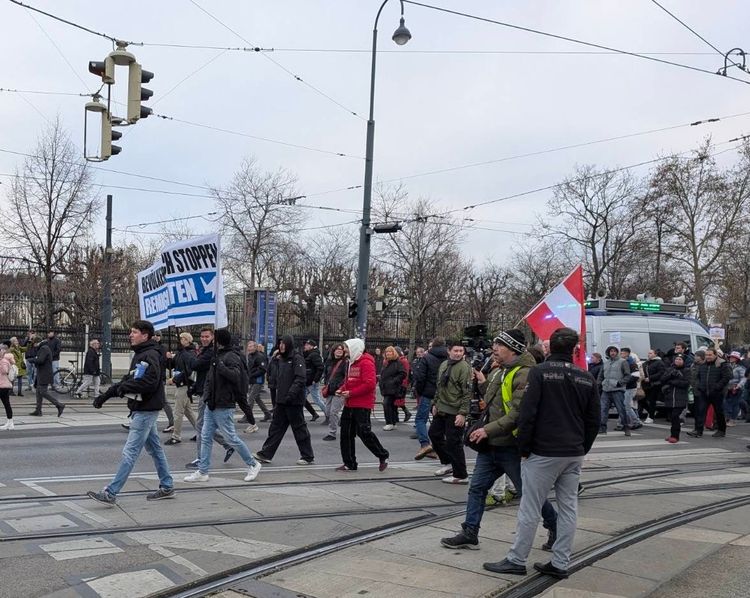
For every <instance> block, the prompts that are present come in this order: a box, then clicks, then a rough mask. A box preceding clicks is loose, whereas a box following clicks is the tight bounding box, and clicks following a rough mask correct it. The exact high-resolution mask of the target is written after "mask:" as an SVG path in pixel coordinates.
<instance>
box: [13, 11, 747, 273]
mask: <svg viewBox="0 0 750 598" xmlns="http://www.w3.org/2000/svg"><path fill="white" fill-rule="evenodd" d="M196 1H197V3H198V4H200V6H202V7H203V8H204V9H206V10H208V11H210V12H211V13H212V14H213V15H214V16H215V17H216V18H217V19H219V20H221V21H223V22H224V23H225V24H226V25H228V26H229V27H231V28H232V29H234V31H236V32H237V33H238V34H239V35H240V36H241V37H242V38H244V40H243V39H241V38H240V37H238V36H237V35H235V34H233V33H232V32H231V31H229V30H227V29H226V28H224V27H222V25H220V24H219V23H217V22H216V21H215V20H213V19H212V18H211V17H209V16H208V15H206V14H205V13H204V12H202V11H201V10H200V9H199V8H198V7H196V5H195V4H194V3H192V2H190V0H160V1H159V2H153V1H152V2H146V1H145V0H131V1H129V2H127V3H113V2H100V3H97V4H92V3H91V2H89V1H84V0H77V1H59V0H58V1H56V2H52V1H51V0H28V3H29V4H32V5H34V6H36V7H38V8H41V9H43V10H47V11H49V12H53V13H55V14H57V15H59V16H61V17H64V18H66V19H68V20H71V21H75V22H77V23H80V24H82V25H85V26H87V27H89V28H91V29H94V30H96V31H101V32H105V33H107V34H109V35H112V36H115V37H117V38H124V39H128V40H131V41H135V42H141V41H142V42H147V43H151V44H187V45H211V46H221V47H243V46H248V45H249V44H252V45H254V46H259V47H262V48H268V49H270V48H274V49H275V50H274V51H273V52H268V53H267V54H266V56H267V57H269V58H272V59H273V60H274V61H276V62H277V63H278V65H280V66H278V65H276V64H274V63H273V62H272V61H271V60H267V59H266V58H264V56H263V55H261V54H260V53H253V52H250V53H248V52H236V51H226V52H224V51H222V50H211V49H186V48H170V47H160V46H150V45H146V46H143V47H139V46H131V47H130V48H129V50H130V51H131V52H133V53H134V54H135V55H136V57H137V59H138V61H139V62H140V63H141V64H142V65H143V67H144V68H145V69H147V70H150V71H153V72H154V73H155V75H156V76H155V78H154V79H153V81H152V82H151V83H150V84H149V85H148V87H149V88H151V89H152V90H153V91H154V97H153V99H152V100H151V101H150V102H149V103H148V105H150V106H152V107H153V109H154V111H155V112H157V113H159V114H163V115H167V116H172V117H175V118H179V119H182V120H188V121H192V122H195V123H200V124H205V125H210V126H213V127H218V128H222V129H230V130H234V131H237V132H241V133H246V134H249V135H253V136H257V137H265V138H268V139H273V140H278V141H282V142H285V143H290V144H295V145H302V146H308V147H310V148H316V149H320V150H325V151H327V152H341V153H345V154H347V157H340V156H335V155H331V154H329V153H321V152H318V151H311V150H306V149H300V148H294V147H289V146H286V145H280V144H276V143H270V142H266V141H260V140H255V139H251V138H248V137H243V136H238V135H231V134H227V133H223V132H218V131H213V130H209V129H204V128H198V127H195V126H190V125H187V124H183V123H178V122H174V121H168V120H162V119H159V118H156V117H154V116H152V117H149V118H148V119H145V120H142V121H140V122H139V123H138V125H137V126H135V127H132V128H131V129H129V130H125V135H124V137H123V139H122V140H121V143H120V145H121V146H122V148H123V150H122V153H121V154H120V155H119V156H115V157H113V158H111V159H110V160H109V161H108V162H106V163H104V164H102V165H101V166H102V167H103V168H105V169H116V170H120V171H125V172H128V173H135V174H140V175H147V176H153V177H161V178H167V179H172V180H175V181H181V182H184V183H189V184H192V185H199V186H202V185H221V184H224V183H226V182H227V181H228V180H229V178H230V177H231V175H232V173H233V172H234V171H235V169H236V168H237V167H238V165H239V163H240V161H241V159H242V158H243V157H245V156H254V157H255V158H256V159H257V160H258V162H259V164H260V165H261V166H262V167H263V168H266V169H269V170H274V169H277V168H279V167H283V168H286V169H288V170H290V171H292V172H293V173H295V174H296V175H297V176H298V179H299V185H298V191H299V193H300V194H305V195H309V198H307V199H305V200H304V201H303V202H302V203H306V204H310V205H319V206H331V207H337V208H343V209H347V210H351V209H361V204H362V191H361V189H356V190H343V191H337V192H334V193H324V192H329V191H332V190H339V189H342V188H346V187H349V186H354V185H361V184H362V179H363V172H364V160H363V156H364V151H365V147H364V146H365V125H366V123H365V120H364V119H365V118H366V115H367V107H368V93H369V76H370V54H369V48H370V43H371V32H372V24H373V20H374V17H375V13H376V11H377V9H378V6H379V5H380V2H379V0H378V1H375V0H328V1H324V0H253V1H252V2H239V1H234V2H229V1H214V2H208V0H196ZM435 3H436V4H438V5H440V6H442V7H445V8H449V9H454V10H461V11H465V12H468V13H472V14H475V15H478V16H481V17H487V18H490V19H494V20H500V21H506V22H509V23H513V24H516V25H522V26H526V27H530V28H536V29H541V30H545V31H548V32H552V33H556V34H559V35H564V36H569V37H574V38H579V39H583V40H586V41H591V42H595V43H599V44H603V45H607V46H612V47H616V48H620V49H625V50H630V51H635V52H653V53H672V52H675V53H684V54H675V55H659V56H658V57H659V58H662V59H665V60H672V61H675V62H680V63H684V64H689V65H692V66H696V67H699V68H704V69H707V70H709V71H716V69H718V68H719V67H720V66H722V65H723V58H722V57H721V56H719V54H718V53H716V52H714V51H713V50H711V48H710V47H709V46H708V45H706V44H705V43H704V42H702V41H701V40H700V39H698V38H697V37H696V36H694V35H693V34H692V33H690V32H689V31H688V30H686V29H685V28H684V27H683V26H681V25H680V24H679V23H678V22H676V21H675V20H673V19H672V18H671V17H670V16H669V15H667V14H666V13H665V12H663V11H662V10H661V9H660V8H659V7H658V6H657V5H656V4H654V3H653V2H652V1H650V0H627V1H626V0H554V1H553V0H548V1H541V0H527V1H525V2H511V1H508V0H498V1H490V0H461V1H460V2H459V1H456V0H454V1H449V0H435ZM661 3H662V5H663V6H665V7H666V8H668V9H669V10H671V11H672V12H674V13H675V14H676V15H677V16H678V17H680V18H681V19H682V20H683V21H685V22H686V23H687V24H688V25H690V26H691V27H692V28H693V29H695V30H696V31H697V32H698V33H700V34H701V35H702V36H703V37H705V38H706V39H707V40H708V41H709V42H711V43H712V44H714V45H715V46H716V47H718V48H720V49H721V50H723V51H726V50H729V49H730V48H734V47H737V46H739V47H743V45H745V49H748V50H749V51H750V37H749V36H748V28H749V27H750V3H747V2H740V1H726V0H724V1H722V0H714V1H712V2H706V1H685V0H680V1H677V0H663V1H662V2H661ZM405 17H406V24H407V26H408V27H409V29H410V30H411V33H412V36H413V38H412V40H411V41H410V42H409V43H408V44H407V45H406V46H403V47H399V46H396V45H395V44H394V43H393V42H392V41H391V39H390V38H391V35H392V33H393V30H394V29H395V27H396V26H397V25H398V18H399V3H398V1H397V0H391V2H389V3H388V5H387V6H386V7H385V9H384V11H383V15H382V17H381V20H380V26H379V29H380V36H379V48H380V49H381V50H382V52H381V53H379V55H378V78H377V89H376V103H375V120H376V135H375V162H374V165H375V179H376V181H392V180H395V181H398V180H403V183H404V184H405V185H406V186H407V188H408V190H409V193H410V194H411V195H412V196H415V197H416V196H429V197H431V198H433V199H434V200H436V201H438V202H439V203H440V205H441V206H443V207H444V208H447V209H454V208H461V207H462V206H466V205H470V204H474V203H477V202H482V201H487V200H490V199H493V198H498V197H502V196H505V195H511V194H515V193H520V192H523V191H527V190H529V189H533V188H536V187H542V186H545V185H550V184H553V183H556V182H559V181H560V180H561V179H562V178H563V177H564V176H566V175H568V174H570V173H571V172H572V171H573V169H574V167H575V166H576V164H586V163H593V164H597V165H599V166H600V167H603V168H604V167H606V168H610V167H616V166H624V165H629V164H634V163H638V162H642V161H645V160H649V159H652V158H656V157H658V156H660V155H664V154H666V153H669V152H683V151H686V150H689V149H691V148H693V147H695V146H696V145H697V143H698V142H699V141H700V140H701V139H703V138H704V137H705V136H706V135H708V134H710V135H712V136H713V139H714V141H715V142H717V143H722V142H726V141H728V140H729V139H732V138H734V137H737V136H738V135H740V134H744V133H748V132H750V126H749V125H750V115H748V116H737V117H735V118H728V119H727V118H725V119H722V120H721V121H720V122H718V123H714V124H710V125H703V126H694V127H682V128H675V129H673V130H670V131H664V132H659V133H653V134H648V135H642V136H637V137H632V138H629V139H624V140H618V141H611V142H607V143H601V144H597V145H591V146H588V147H583V148H577V149H569V150H565V151H559V152H554V153H547V154H542V155H538V156H534V157H526V158H522V159H514V160H507V161H500V162H496V163H493V164H486V165H482V166H476V167H471V168H463V169H458V170H450V171H447V172H444V173H440V174H430V175H425V176H417V177H412V175H416V174H421V173H426V172H431V171H435V170H441V169H447V168H452V167H457V166H462V165H466V164H472V163H476V162H486V161H491V160H500V159H502V158H506V157H510V156H515V155H518V154H525V153H530V152H537V151H541V150H546V149H550V148H556V147H559V146H565V145H570V144H576V143H581V142H587V141H593V140H598V139H603V138H608V137H614V136H620V135H626V134H630V133H638V132H642V131H647V130H650V129H657V128H662V127H668V126H671V125H682V124H686V123H690V122H693V121H697V120H702V119H708V118H715V117H722V116H723V117H726V116H729V115H736V114H739V113H743V112H749V111H750V104H749V103H748V98H750V86H748V85H746V84H744V83H741V82H737V81H732V80H729V79H726V78H723V77H719V76H715V75H710V74H705V73H700V72H695V71H691V70H687V69H682V68H678V67H675V66H669V65H665V64H659V63H656V62H650V61H647V60H643V59H639V58H635V57H630V56H623V55H615V54H600V53H599V54H581V53H580V52H590V51H592V50H591V49H587V48H585V47H583V46H580V45H575V44H571V43H569V42H565V41H561V40H554V39H550V38H546V37H541V36H538V35H534V34H531V33H528V32H523V31H518V30H513V29H509V28H506V27H500V26H498V25H495V24H490V23H486V22H480V21H477V20H470V19H466V18H463V17H459V16H456V15H450V14H445V13H440V12H436V11H433V10H429V9H426V8H423V7H420V6H415V5H410V4H407V5H406V6H405ZM0 23H2V24H3V35H2V36H0V52H1V53H2V55H3V56H4V57H5V58H4V60H3V68H2V76H1V77H0V87H2V88H11V89H19V90H31V91H55V92H72V93H84V92H91V91H93V90H95V89H97V88H98V86H99V83H100V81H99V80H98V79H97V78H96V77H95V76H94V75H91V74H89V73H88V71H87V63H88V61H89V60H103V59H104V57H105V56H106V55H107V53H108V52H110V51H111V50H112V44H111V42H110V41H108V40H106V39H104V38H101V37H97V36H94V35H91V34H89V33H86V32H84V31H81V30H79V29H75V28H72V27H70V26H68V25H65V24H63V23H60V22H57V21H53V20H51V19H49V18H48V17H45V16H43V15H40V14H38V13H32V12H30V11H29V10H26V9H24V8H21V7H19V6H17V5H15V4H12V3H11V2H8V1H7V0H3V1H2V2H1V3H0ZM314 50H320V51H314ZM344 50H351V51H344ZM354 50H356V51H354ZM545 52H547V53H545ZM569 52H573V53H569ZM209 61H211V62H210V63H209ZM68 62H69V63H70V65H72V66H70V65H69V64H67V63H68ZM207 63H209V64H208V65H207V66H205V67H204V65H206V64H207ZM201 67H204V68H201ZM282 67H283V68H282ZM284 69H286V70H287V71H290V72H291V73H294V74H295V75H297V76H299V77H301V78H302V79H303V80H304V81H305V82H307V83H309V84H310V85H312V86H314V87H315V88H316V89H317V90H319V91H320V93H318V92H316V91H315V90H313V89H311V88H310V87H308V86H306V85H304V84H302V83H300V82H299V81H297V80H295V78H294V77H293V76H292V75H290V74H289V73H288V72H286V71H285V70H284ZM730 74H731V75H733V76H736V77H739V78H742V79H744V80H746V81H750V75H748V74H747V73H742V72H741V71H739V70H738V69H732V70H731V71H730ZM186 77H187V79H186ZM175 86H177V87H176V88H174V87H175ZM122 87H124V86H122ZM173 88H174V90H173V91H171V92H170V90H172V89H173ZM323 94H325V96H328V97H329V98H332V99H327V98H326V97H324V95H323ZM85 102H86V99H85V98H83V97H74V96H58V95H39V94H30V93H25V94H23V95H20V94H17V93H5V92H0V115H1V116H0V118H1V119H2V128H1V129H0V132H1V133H2V134H1V135H0V149H2V150H12V151H18V152H29V151H32V150H33V148H34V145H35V139H36V135H37V133H38V132H39V131H40V130H41V129H42V128H43V127H44V125H45V119H54V118H55V116H56V115H59V116H60V118H61V119H62V121H63V123H64V125H65V127H66V128H67V129H68V130H69V131H70V134H71V136H72V138H73V140H74V141H75V142H76V143H77V144H79V145H81V146H82V141H83V112H84V111H83V106H84V104H85ZM339 104H340V105H342V106H345V107H346V109H345V108H342V107H341V106H340V105H339ZM349 110H352V111H355V112H357V114H358V115H359V117H357V116H354V115H352V114H351V113H350V112H349ZM728 147H731V145H728V144H723V145H721V146H719V148H718V149H726V148H728ZM350 156H351V157H350ZM721 158H722V160H728V159H729V160H731V154H724V155H723V156H722V157H721ZM20 160H21V158H19V157H18V156H15V155H13V154H9V153H4V152H0V173H3V174H7V173H12V172H13V171H14V168H15V167H16V166H17V165H19V164H20ZM647 171H648V170H647V168H639V169H634V171H633V172H634V173H635V174H645V173H646V172H647ZM0 181H2V183H3V185H0V189H2V188H3V187H5V188H7V185H8V183H9V180H8V178H7V177H6V176H2V177H0ZM96 181H97V182H98V183H100V184H103V185H116V186H126V187H140V188H148V189H154V190H165V191H171V192H184V193H194V194H202V193H204V191H203V190H201V189H196V188H191V187H186V186H178V185H174V184H166V183H159V182H155V181H149V180H147V179H142V178H135V177H132V176H125V175H122V174H115V173H112V172H101V171H100V172H97V174H96ZM107 192H111V193H113V194H114V197H115V204H114V205H115V208H114V223H115V227H116V228H118V229H123V228H125V227H126V226H128V225H133V224H137V223H142V222H148V221H156V220H164V219H168V218H172V217H182V216H188V215H193V214H206V213H208V212H211V211H212V209H213V207H214V206H213V203H212V201H211V200H210V199H207V198H205V199H204V198H199V197H181V196H177V195H165V194H160V193H148V192H144V191H135V190H123V189H111V188H110V189H107V188H103V189H102V190H101V193H102V195H104V194H106V193H107ZM316 194H319V195H316ZM549 197H550V192H545V193H538V194H534V195H528V196H525V197H521V198H518V199H513V200H508V201H504V202H500V203H496V204H491V205H488V206H485V207H481V208H476V209H474V210H471V211H469V212H462V213H461V215H462V216H463V215H467V216H470V217H471V218H474V219H476V221H477V222H476V224H477V225H478V226H481V227H483V228H487V229H492V228H494V229H503V230H508V229H510V230H514V231H517V232H518V233H524V232H527V231H528V230H529V229H530V226H529V225H530V224H532V223H533V222H534V221H535V214H536V213H538V212H541V211H543V209H544V206H545V202H546V201H547V200H548V199H549ZM305 214H306V221H305V226H307V227H315V226H322V225H327V224H335V223H339V222H346V221H351V220H353V219H356V217H357V216H356V215H355V214H350V213H335V212H327V211H321V210H314V209H310V210H306V211H305ZM190 225H191V228H192V229H193V230H194V231H195V232H202V231H208V230H209V226H211V225H210V224H209V223H206V222H204V221H202V220H193V221H190ZM355 227H356V225H350V229H351V228H355ZM103 230H104V223H103V215H102V218H101V220H100V222H99V224H98V232H97V237H103ZM130 230H131V232H129V233H127V234H123V233H118V234H117V236H116V240H117V241H122V240H123V239H128V240H131V239H132V238H133V235H137V234H141V233H144V232H152V233H158V231H159V227H158V226H149V227H145V228H136V229H130ZM341 230H345V228H333V229H329V230H328V231H326V234H332V235H333V234H337V233H338V231H341ZM306 234H320V231H314V233H313V232H312V231H311V232H309V233H306ZM526 242H528V238H527V237H525V236H524V235H523V234H509V233H507V232H499V231H497V230H495V231H488V230H475V231H468V232H467V236H466V241H465V242H464V248H465V251H466V253H467V255H468V254H471V255H473V256H478V255H479V256H481V255H482V253H483V252H486V253H487V254H489V255H493V256H495V257H496V258H497V259H498V261H502V260H503V259H504V258H506V257H507V256H508V253H509V251H511V250H512V248H513V247H514V246H516V245H517V244H519V243H526Z"/></svg>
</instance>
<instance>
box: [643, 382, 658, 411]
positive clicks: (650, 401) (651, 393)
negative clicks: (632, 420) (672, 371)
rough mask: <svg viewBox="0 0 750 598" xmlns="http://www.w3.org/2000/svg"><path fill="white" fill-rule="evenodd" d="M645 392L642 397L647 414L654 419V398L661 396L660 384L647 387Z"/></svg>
mask: <svg viewBox="0 0 750 598" xmlns="http://www.w3.org/2000/svg"><path fill="white" fill-rule="evenodd" d="M645 392H646V397H645V398H644V399H643V401H644V403H645V407H646V411H647V412H648V416H649V417H650V418H651V419H656V400H657V399H658V398H659V397H661V394H662V393H661V386H657V387H656V388H648V389H646V391H645Z"/></svg>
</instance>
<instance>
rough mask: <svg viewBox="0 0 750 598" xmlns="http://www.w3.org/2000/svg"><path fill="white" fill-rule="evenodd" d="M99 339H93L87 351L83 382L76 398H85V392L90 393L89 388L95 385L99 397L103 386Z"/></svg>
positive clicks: (84, 361) (95, 391) (84, 360)
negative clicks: (100, 387)
mask: <svg viewBox="0 0 750 598" xmlns="http://www.w3.org/2000/svg"><path fill="white" fill-rule="evenodd" d="M99 347H100V344H99V339H96V338H94V339H91V340H90V341H89V348H88V350H87V351H86V357H84V359H83V380H82V381H81V385H80V386H79V387H78V389H77V390H76V396H77V397H78V398H79V399H81V398H83V392H84V391H86V392H88V389H89V386H91V385H92V384H93V386H94V394H95V395H97V396H98V395H99V385H100V384H101V379H102V378H101V376H102V367H101V365H100V364H99Z"/></svg>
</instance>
